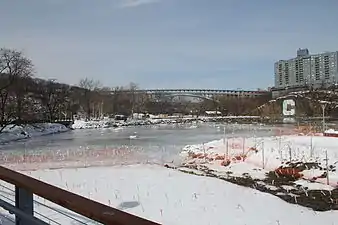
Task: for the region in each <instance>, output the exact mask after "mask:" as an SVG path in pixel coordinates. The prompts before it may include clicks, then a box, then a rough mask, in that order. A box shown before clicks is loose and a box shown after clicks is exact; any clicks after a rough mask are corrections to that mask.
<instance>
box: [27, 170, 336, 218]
mask: <svg viewBox="0 0 338 225" xmlns="http://www.w3.org/2000/svg"><path fill="white" fill-rule="evenodd" d="M25 173H26V174H28V175H30V176H33V177H35V178H37V179H41V180H43V181H46V182H48V183H51V184H54V185H56V186H59V187H61V188H64V189H66V190H69V191H73V192H76V193H78V194H80V195H82V196H85V197H88V198H91V199H95V200H97V201H99V202H102V203H104V204H107V205H110V206H114V207H117V208H119V209H121V210H124V211H126V212H129V213H132V214H135V215H138V216H141V217H144V218H147V219H150V220H153V221H156V222H158V223H161V224H166V225H183V224H196V225H207V224H212V225H217V224H222V225H223V224H231V225H244V224H246V225H272V224H281V225H283V224H297V225H318V224H330V225H334V224H338V223H337V216H338V212H336V211H329V212H314V211H312V210H309V209H307V208H304V207H300V206H297V205H292V204H288V203H286V202H284V201H282V200H280V199H279V198H277V197H275V196H272V195H269V194H265V193H262V192H259V191H257V190H254V189H251V188H244V187H241V186H237V185H234V184H230V183H228V182H225V181H222V180H219V179H215V178H209V177H200V176H192V175H188V174H184V173H181V172H179V171H175V170H171V169H166V168H163V167H159V166H155V165H135V166H119V167H96V168H81V169H80V168H79V169H57V170H40V171H29V172H25ZM36 200H38V201H39V202H43V200H42V199H40V198H36ZM43 203H45V204H47V205H50V206H52V207H54V208H55V207H56V206H55V205H53V204H51V203H48V202H43ZM36 210H37V212H40V213H42V214H44V215H45V216H47V217H48V218H50V219H53V220H58V222H59V223H61V224H63V225H67V224H74V221H71V220H70V219H67V218H66V217H65V216H62V215H60V213H55V211H52V210H48V209H47V208H46V207H43V206H36ZM59 210H61V209H59ZM63 212H64V213H66V215H72V216H73V217H74V216H75V215H74V214H70V213H69V212H67V211H65V210H64V209H63ZM76 218H77V219H79V220H82V221H85V223H86V224H94V223H91V222H89V221H87V220H85V219H83V218H81V217H76Z"/></svg>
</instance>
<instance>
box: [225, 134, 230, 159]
mask: <svg viewBox="0 0 338 225" xmlns="http://www.w3.org/2000/svg"><path fill="white" fill-rule="evenodd" d="M225 153H226V159H229V138H227V146H226V152H225Z"/></svg>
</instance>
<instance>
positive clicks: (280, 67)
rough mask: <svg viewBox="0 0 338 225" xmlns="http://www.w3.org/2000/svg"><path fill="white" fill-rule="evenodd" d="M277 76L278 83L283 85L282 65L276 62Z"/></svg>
mask: <svg viewBox="0 0 338 225" xmlns="http://www.w3.org/2000/svg"><path fill="white" fill-rule="evenodd" d="M278 76H279V85H283V66H282V64H281V63H280V64H278Z"/></svg>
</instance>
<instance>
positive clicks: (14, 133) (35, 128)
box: [0, 123, 69, 143]
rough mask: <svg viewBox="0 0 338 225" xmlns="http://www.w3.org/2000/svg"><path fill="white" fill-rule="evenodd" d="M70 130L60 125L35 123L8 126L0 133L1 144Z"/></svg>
mask: <svg viewBox="0 0 338 225" xmlns="http://www.w3.org/2000/svg"><path fill="white" fill-rule="evenodd" d="M68 130H69V129H68V128H67V127H66V126H64V125H62V124H58V123H35V124H27V125H21V126H16V125H8V126H6V127H5V129H4V130H3V131H2V132H1V133H0V143H6V142H10V141H17V140H21V139H26V138H31V137H37V136H43V135H49V134H55V133H60V132H66V131H68Z"/></svg>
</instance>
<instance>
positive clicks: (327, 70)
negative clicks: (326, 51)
mask: <svg viewBox="0 0 338 225" xmlns="http://www.w3.org/2000/svg"><path fill="white" fill-rule="evenodd" d="M324 77H325V80H328V79H330V61H329V56H328V55H325V56H324Z"/></svg>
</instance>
